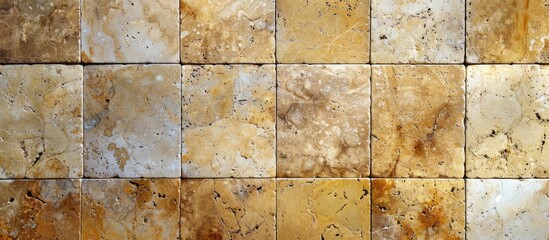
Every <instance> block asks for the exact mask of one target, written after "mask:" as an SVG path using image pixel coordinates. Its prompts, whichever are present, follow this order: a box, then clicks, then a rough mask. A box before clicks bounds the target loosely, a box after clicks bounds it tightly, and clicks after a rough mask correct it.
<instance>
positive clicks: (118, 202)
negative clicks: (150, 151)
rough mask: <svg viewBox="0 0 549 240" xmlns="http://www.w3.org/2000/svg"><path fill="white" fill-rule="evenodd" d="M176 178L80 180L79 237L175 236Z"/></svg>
mask: <svg viewBox="0 0 549 240" xmlns="http://www.w3.org/2000/svg"><path fill="white" fill-rule="evenodd" d="M179 189H180V180H179V179H134V180H129V179H117V180H91V179H86V180H83V181H82V239H136V240H139V239H143V240H145V239H178V238H179Z"/></svg>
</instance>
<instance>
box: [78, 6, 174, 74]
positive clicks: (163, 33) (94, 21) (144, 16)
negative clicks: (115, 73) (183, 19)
mask: <svg viewBox="0 0 549 240" xmlns="http://www.w3.org/2000/svg"><path fill="white" fill-rule="evenodd" d="M82 4H83V5H82V61H83V62H115V63H128V62H131V63H144V62H162V63H167V62H173V63H175V62H179V38H178V32H179V30H178V29H179V23H178V21H179V19H178V18H179V13H178V9H179V8H178V4H179V3H178V0H131V1H128V0H84V1H82Z"/></svg>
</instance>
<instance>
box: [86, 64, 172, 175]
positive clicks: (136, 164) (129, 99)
mask: <svg viewBox="0 0 549 240" xmlns="http://www.w3.org/2000/svg"><path fill="white" fill-rule="evenodd" d="M180 79H181V68H180V66H179V65H126V66H122V65H109V66H106V65H103V66H100V65H93V66H92V65H90V66H86V67H85V68H84V102H85V105H84V175H85V176H86V177H92V178H108V177H179V176H180V175H181V171H180V165H179V164H180V160H179V159H180V153H181V150H180V144H179V142H180V141H181V131H180V129H181V112H180V110H181V99H180V98H181V82H180Z"/></svg>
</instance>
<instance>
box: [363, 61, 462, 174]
mask: <svg viewBox="0 0 549 240" xmlns="http://www.w3.org/2000/svg"><path fill="white" fill-rule="evenodd" d="M464 80H465V68H464V67H463V66H452V65H448V66H411V65H398V66H374V67H373V69H372V86H373V89H372V175H373V176H377V177H452V178H462V177H463V176H464V167H463V165H464V161H465V156H464V144H465V142H464V140H465V136H464V123H463V122H464V115H465V90H464V87H465V86H464V85H465V81H464Z"/></svg>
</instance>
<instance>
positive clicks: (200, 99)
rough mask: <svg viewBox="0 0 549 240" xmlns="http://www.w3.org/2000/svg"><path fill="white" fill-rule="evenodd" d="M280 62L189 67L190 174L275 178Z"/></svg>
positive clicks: (186, 128) (186, 129)
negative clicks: (277, 94)
mask: <svg viewBox="0 0 549 240" xmlns="http://www.w3.org/2000/svg"><path fill="white" fill-rule="evenodd" d="M275 81H276V80H275V67H274V65H262V66H256V65H232V66H227V65H206V66H183V94H182V96H183V104H182V106H183V108H182V117H183V156H182V168H183V176H184V177H191V178H194V177H206V178H208V177H274V176H275V167H276V166H275V165H276V158H275V119H274V118H275V108H276V106H275V100H276V99H275V98H276V97H275V95H276V93H275Z"/></svg>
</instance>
